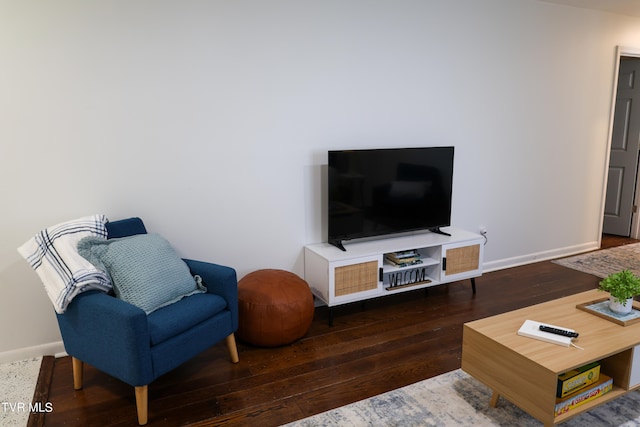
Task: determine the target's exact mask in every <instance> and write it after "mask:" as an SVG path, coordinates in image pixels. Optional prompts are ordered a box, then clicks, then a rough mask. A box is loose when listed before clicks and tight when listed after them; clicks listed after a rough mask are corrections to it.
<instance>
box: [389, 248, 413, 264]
mask: <svg viewBox="0 0 640 427" xmlns="http://www.w3.org/2000/svg"><path fill="white" fill-rule="evenodd" d="M384 258H385V259H386V260H387V261H388V262H389V263H390V264H392V265H395V266H398V267H407V266H410V265H416V264H422V256H421V255H420V253H419V252H418V250H417V249H411V250H407V251H400V252H390V253H387V254H384Z"/></svg>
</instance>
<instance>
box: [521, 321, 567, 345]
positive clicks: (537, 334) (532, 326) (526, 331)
mask: <svg viewBox="0 0 640 427" xmlns="http://www.w3.org/2000/svg"><path fill="white" fill-rule="evenodd" d="M540 325H546V326H551V327H552V328H558V329H564V330H567V331H571V332H575V331H574V330H573V329H569V328H564V327H562V326H555V325H551V324H549V323H541V322H536V321H535V320H525V321H524V323H523V324H522V326H521V327H520V329H518V335H522V336H523V337H529V338H533V339H536V340H540V341H546V342H549V343H552V344H558V345H562V346H564V347H569V346H570V345H571V340H572V339H573V338H571V337H565V336H562V335H556V334H552V333H551V332H545V331H541V330H540Z"/></svg>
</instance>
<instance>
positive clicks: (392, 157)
mask: <svg viewBox="0 0 640 427" xmlns="http://www.w3.org/2000/svg"><path fill="white" fill-rule="evenodd" d="M453 155H454V147H423V148H387V149H369V150H340V151H329V162H328V166H329V170H328V194H329V203H328V210H329V212H328V242H329V243H331V244H332V245H335V246H337V247H339V248H340V249H342V250H345V248H344V246H343V244H342V242H343V241H344V240H351V239H359V238H366V237H373V236H382V235H389V234H397V233H405V232H412V231H417V230H430V231H434V232H441V231H440V227H445V226H448V225H450V222H451V195H452V187H453Z"/></svg>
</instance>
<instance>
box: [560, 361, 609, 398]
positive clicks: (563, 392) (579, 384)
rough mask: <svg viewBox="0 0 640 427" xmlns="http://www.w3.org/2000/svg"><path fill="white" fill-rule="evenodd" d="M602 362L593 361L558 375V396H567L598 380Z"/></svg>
mask: <svg viewBox="0 0 640 427" xmlns="http://www.w3.org/2000/svg"><path fill="white" fill-rule="evenodd" d="M599 377H600V364H599V363H598V362H593V363H590V364H588V365H585V366H581V367H580V368H576V369H572V370H570V371H569V372H565V373H564V374H561V375H559V376H558V390H557V394H556V397H565V396H568V395H569V394H571V393H573V392H576V391H578V390H580V389H583V388H585V387H586V386H588V385H591V384H593V383H595V382H596V381H598V379H599Z"/></svg>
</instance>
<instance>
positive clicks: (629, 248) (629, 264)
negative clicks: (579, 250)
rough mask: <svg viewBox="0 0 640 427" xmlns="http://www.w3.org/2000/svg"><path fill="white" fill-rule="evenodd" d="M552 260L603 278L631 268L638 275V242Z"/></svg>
mask: <svg viewBox="0 0 640 427" xmlns="http://www.w3.org/2000/svg"><path fill="white" fill-rule="evenodd" d="M553 262H554V263H555V264H558V265H561V266H563V267H569V268H572V269H574V270H578V271H582V272H583V273H589V274H593V275H594V276H598V277H603V278H604V277H607V276H608V275H609V274H611V273H617V272H618V271H622V270H631V271H633V272H634V273H635V274H636V275H640V243H633V244H631V245H624V246H617V247H615V248H611V249H602V250H599V251H594V252H589V253H586V254H582V255H576V256H572V257H569V258H562V259H557V260H554V261H553Z"/></svg>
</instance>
